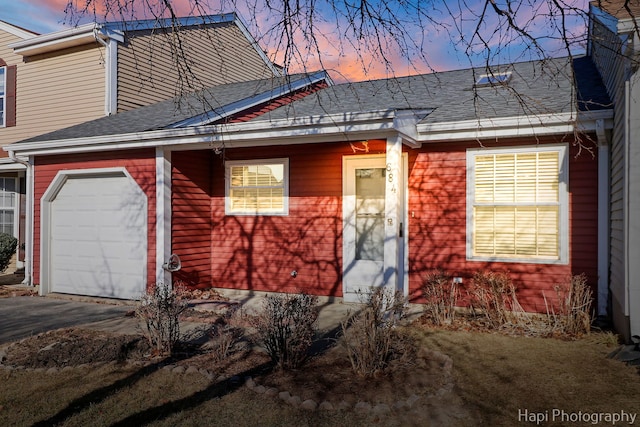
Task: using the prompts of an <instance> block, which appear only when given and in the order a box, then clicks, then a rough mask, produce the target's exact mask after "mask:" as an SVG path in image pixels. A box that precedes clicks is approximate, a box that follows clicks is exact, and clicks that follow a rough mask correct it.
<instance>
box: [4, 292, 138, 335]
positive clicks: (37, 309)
mask: <svg viewBox="0 0 640 427" xmlns="http://www.w3.org/2000/svg"><path fill="white" fill-rule="evenodd" d="M131 310H133V306H128V305H111V304H97V303H89V302H78V301H71V300H63V299H54V298H49V297H28V296H24V297H13V298H0V345H2V344H5V343H7V342H11V341H16V340H20V339H22V338H26V337H29V336H32V335H36V334H39V333H42V332H46V331H49V330H53V329H59V328H66V327H71V326H79V325H88V326H90V327H93V328H96V329H103V328H104V329H110V330H114V329H121V330H123V331H126V330H128V329H131V327H132V326H133V325H134V323H135V320H134V319H132V318H130V317H126V316H125V314H126V313H127V312H130V311H131Z"/></svg>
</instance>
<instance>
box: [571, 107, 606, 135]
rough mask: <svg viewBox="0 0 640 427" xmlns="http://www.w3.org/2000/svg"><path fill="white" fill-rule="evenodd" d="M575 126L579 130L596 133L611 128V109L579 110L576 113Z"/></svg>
mask: <svg viewBox="0 0 640 427" xmlns="http://www.w3.org/2000/svg"><path fill="white" fill-rule="evenodd" d="M577 128H578V130H579V131H581V132H596V133H600V132H602V131H603V130H605V129H613V110H597V111H581V112H579V113H578V123H577Z"/></svg>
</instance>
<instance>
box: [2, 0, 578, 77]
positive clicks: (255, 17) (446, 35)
mask: <svg viewBox="0 0 640 427" xmlns="http://www.w3.org/2000/svg"><path fill="white" fill-rule="evenodd" d="M129 1H130V0H129ZM192 1H193V0H174V1H173V2H172V4H174V5H175V7H176V10H177V13H179V14H180V15H187V14H189V13H193V12H191V11H190V7H189V5H192V4H193V3H192ZM200 1H201V4H208V5H212V4H214V3H215V5H216V6H210V8H209V9H208V10H207V13H210V14H216V13H221V12H230V11H233V6H230V5H229V4H225V1H226V3H230V2H234V3H235V4H239V3H240V2H239V1H238V2H237V3H236V2H235V1H234V0H204V1H202V0H200ZM243 1H244V2H246V1H247V0H243ZM503 1H504V0H503ZM98 2H99V3H100V4H102V3H103V2H104V0H98ZM565 2H566V3H570V4H571V5H573V6H574V7H577V8H579V9H582V10H586V8H587V1H586V0H565ZM67 3H68V0H20V1H16V0H0V20H2V21H5V22H8V23H11V24H14V25H17V26H20V27H23V28H25V29H28V30H31V31H35V32H37V33H47V32H52V31H57V30H60V29H65V28H69V27H70V26H72V25H73V23H70V21H73V22H76V23H77V20H75V21H74V19H73V18H74V16H73V15H69V14H65V7H66V6H67ZM80 3H84V2H80ZM303 3H304V2H303ZM520 3H521V4H523V5H524V6H521V8H520V9H518V10H517V11H516V12H517V17H518V19H519V21H520V22H522V23H526V24H527V29H528V30H529V31H531V32H532V33H534V34H533V35H535V37H536V38H537V39H538V40H540V42H541V43H543V44H544V46H545V52H549V53H550V55H551V56H566V51H563V50H562V46H561V43H560V41H559V40H558V39H557V37H555V35H554V34H553V31H552V30H551V29H550V28H551V27H552V26H551V25H550V24H549V17H548V16H545V15H546V12H547V11H548V8H546V6H545V5H546V4H547V1H538V0H530V4H527V2H526V1H524V2H520ZM316 4H318V5H320V6H319V7H322V5H324V7H325V8H326V10H324V11H323V10H320V13H318V17H317V18H316V21H317V28H319V29H320V32H319V33H318V39H317V48H318V50H319V51H320V52H321V55H322V64H320V63H319V61H318V58H317V55H314V54H313V53H310V52H313V51H314V50H315V46H312V48H311V49H307V45H306V44H305V42H304V41H303V37H302V35H301V34H298V35H297V37H299V40H300V41H299V42H297V43H296V44H297V45H298V46H300V48H301V51H302V53H301V54H300V55H299V57H298V58H297V62H292V63H290V64H288V65H289V70H290V71H292V72H293V71H300V67H301V65H300V63H302V62H303V63H305V64H306V67H307V70H315V69H318V68H325V69H327V70H329V71H330V73H331V74H332V76H333V77H334V79H336V80H339V81H340V80H362V79H365V78H383V77H389V76H390V75H391V74H393V75H397V76H402V75H407V74H416V73H424V72H431V71H444V70H450V69H459V68H468V67H469V66H470V65H477V64H478V63H480V64H481V63H482V62H483V59H482V51H483V49H482V46H480V47H478V46H477V45H476V48H475V49H476V52H477V54H476V55H472V56H471V59H470V57H469V56H467V55H466V54H465V49H464V46H465V45H464V42H463V41H462V40H461V39H460V34H468V33H469V31H470V30H472V29H474V28H475V26H476V22H474V19H476V15H477V13H478V11H479V10H481V8H480V7H479V6H481V5H482V4H483V2H482V1H479V0H457V1H455V2H451V1H448V2H447V1H444V0H433V1H432V2H425V3H424V4H433V5H435V6H433V7H434V12H429V17H430V18H431V17H433V19H435V20H437V21H438V22H443V23H444V24H445V26H444V27H437V26H436V25H433V24H431V23H429V22H426V21H423V23H422V24H421V25H417V24H416V23H415V22H414V20H413V21H412V18H411V17H408V18H404V19H401V21H402V24H403V30H404V31H405V32H406V34H410V35H411V37H410V39H411V41H412V42H413V49H410V48H408V49H407V50H408V51H410V50H411V52H409V53H408V54H407V55H402V54H400V53H398V51H399V50H400V49H397V48H394V45H393V43H394V41H393V40H391V41H390V45H389V47H388V48H385V49H384V50H383V52H384V53H383V54H384V56H385V58H381V57H380V54H378V55H375V54H372V51H371V50H370V49H369V47H368V46H367V45H366V43H363V42H362V41H361V40H356V39H353V38H348V37H346V38H345V37H344V36H339V35H337V34H338V33H339V32H340V30H343V29H344V26H343V27H341V29H338V28H336V27H337V26H336V24H335V21H336V19H335V18H334V17H333V15H332V13H333V12H332V11H331V7H330V6H327V4H330V2H322V1H319V0H318V1H317V2H316ZM498 4H500V2H498ZM445 5H446V6H445ZM474 6H478V7H476V9H474ZM237 12H238V13H239V14H240V16H241V17H242V19H243V21H244V22H245V23H246V24H247V27H248V28H249V30H250V32H251V33H252V34H253V35H254V36H255V37H256V38H257V39H258V42H259V44H260V46H261V47H262V48H263V49H265V50H266V51H267V53H268V54H269V55H270V56H271V57H272V59H274V60H275V61H276V62H281V61H282V51H283V48H282V46H281V45H278V36H279V34H280V33H279V32H277V31H276V32H273V31H269V29H270V28H272V27H273V26H274V25H275V24H274V22H273V19H270V17H269V14H268V11H265V10H264V8H263V7H261V8H258V9H252V10H250V9H248V8H247V7H246V6H244V7H243V6H239V7H238V8H237ZM323 12H324V13H323ZM138 13H140V12H138ZM198 14H199V13H198ZM451 14H453V15H455V16H457V18H458V19H457V20H456V21H457V23H456V22H454V21H453V20H452V19H451V18H450V15H451ZM136 17H137V18H141V19H144V18H149V16H140V15H136ZM569 18H570V19H569V20H568V24H567V27H568V28H569V31H570V32H571V33H572V34H573V36H581V35H584V34H585V32H586V28H585V23H584V20H583V19H581V18H571V17H569ZM108 19H109V18H108ZM116 19H117V18H116ZM91 20H93V15H90V16H84V17H83V18H82V19H81V20H80V23H86V22H89V21H91ZM97 20H98V21H104V15H98V16H97ZM109 20H114V18H113V17H110V19H109ZM339 21H340V20H338V22H339ZM492 25H494V22H493V21H492V19H489V20H488V21H487V25H485V26H484V27H483V30H484V31H485V32H486V33H485V34H488V35H489V37H490V40H489V45H491V46H498V45H500V48H496V50H495V52H494V54H493V58H492V59H491V60H490V62H515V61H522V60H528V59H531V56H530V53H531V50H530V49H529V50H527V49H526V48H523V47H522V45H521V44H520V45H518V44H510V45H509V48H508V49H505V48H503V47H502V45H504V44H505V40H506V39H508V38H509V37H510V36H507V37H505V34H506V33H505V32H504V31H499V32H498V31H496V28H495V27H492ZM495 26H496V27H498V26H499V25H498V24H497V23H496V24H495ZM276 34H277V35H276ZM465 37H466V36H465ZM389 39H392V37H390V38H389ZM354 40H355V41H354ZM416 46H418V48H417V49H416V48H415V47H416ZM572 51H573V53H574V54H576V53H582V51H583V49H582V48H581V46H580V45H579V44H578V45H575V46H573V47H572ZM496 52H498V53H496ZM357 58H360V60H357ZM384 60H387V61H389V64H390V65H391V68H390V67H389V65H387V66H385V64H384Z"/></svg>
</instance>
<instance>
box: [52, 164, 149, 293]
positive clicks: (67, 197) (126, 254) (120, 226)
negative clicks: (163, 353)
mask: <svg viewBox="0 0 640 427" xmlns="http://www.w3.org/2000/svg"><path fill="white" fill-rule="evenodd" d="M147 215H148V213H147V201H146V195H144V193H143V192H142V191H141V190H140V188H139V187H138V186H137V185H136V184H135V182H133V180H132V179H131V178H130V177H128V176H125V175H115V176H114V175H110V176H102V177H95V176H92V177H73V178H68V179H67V180H66V181H65V183H64V184H63V185H62V187H61V188H60V191H59V192H58V194H57V195H56V196H55V198H54V199H53V200H52V202H51V208H50V218H51V219H50V222H51V225H50V227H51V228H50V229H51V240H50V247H51V249H50V259H51V268H50V270H51V290H52V292H62V293H72V294H82V295H92V296H104V297H112V298H123V299H137V298H140V296H141V295H142V292H143V291H144V288H145V282H146V280H145V277H146V276H145V271H146V260H147Z"/></svg>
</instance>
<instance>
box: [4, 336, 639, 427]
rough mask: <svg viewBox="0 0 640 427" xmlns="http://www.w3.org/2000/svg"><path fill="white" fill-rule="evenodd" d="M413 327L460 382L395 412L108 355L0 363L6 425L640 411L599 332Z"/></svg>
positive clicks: (334, 421) (513, 420) (505, 417)
mask: <svg viewBox="0 0 640 427" xmlns="http://www.w3.org/2000/svg"><path fill="white" fill-rule="evenodd" d="M415 336H416V338H417V339H418V340H419V342H420V344H421V345H423V346H425V347H427V348H429V349H431V350H435V351H439V352H442V353H444V354H446V355H449V356H450V357H451V358H452V359H453V375H454V380H455V388H454V391H453V393H451V394H450V395H449V396H444V397H443V398H442V399H441V400H439V401H434V400H431V401H430V402H429V404H428V405H425V406H422V407H418V408H416V409H414V410H408V409H407V410H403V411H396V412H394V413H392V415H382V416H379V415H374V414H367V415H361V414H358V413H356V412H355V411H354V410H353V409H351V410H346V411H342V410H337V411H328V412H327V411H314V412H310V411H306V410H304V409H300V408H295V407H292V406H289V405H287V404H284V403H282V402H281V401H280V400H278V399H277V398H273V397H268V396H265V395H261V394H256V393H254V392H253V391H251V390H249V389H247V388H246V387H242V386H239V385H238V386H235V385H231V384H229V383H226V384H221V383H217V382H215V381H214V382H212V381H209V380H208V379H207V377H205V376H203V375H201V374H197V373H196V374H175V373H171V372H168V371H166V370H157V369H153V368H152V367H151V368H141V367H136V366H134V365H131V364H121V365H118V364H108V365H104V366H102V367H99V368H95V367H94V368H91V367H75V368H71V369H68V370H62V371H59V372H56V373H52V374H51V373H45V372H34V371H24V370H11V371H10V370H0V425H2V426H30V425H35V426H49V425H61V426H86V425H91V426H95V427H98V426H102V425H104V426H126V425H135V426H142V425H148V426H177V425H179V426H257V425H259V426H347V425H348V426H370V425H371V424H373V425H381V426H394V425H397V426H405V425H421V426H425V425H442V424H447V423H448V425H454V426H458V425H469V426H473V425H490V426H514V425H535V424H527V423H518V411H519V410H525V409H526V410H529V411H530V412H532V411H541V412H543V411H547V410H549V411H550V410H552V409H554V408H558V409H561V410H565V411H567V412H572V411H576V412H577V411H582V412H619V411H621V410H624V411H626V412H628V413H633V414H640V399H638V397H639V396H640V375H639V373H638V370H637V368H635V367H629V366H626V365H624V364H623V363H621V362H618V361H614V360H610V359H607V358H606V355H607V354H608V353H609V352H610V351H612V350H613V347H611V346H610V345H607V344H606V340H604V339H602V335H601V334H593V335H591V336H590V337H588V338H584V339H580V340H576V341H561V340H557V339H543V338H527V337H512V336H505V335H500V334H489V333H479V332H458V331H442V330H431V329H423V328H422V327H416V330H415ZM452 405H462V406H463V407H464V408H465V412H464V413H465V418H464V419H459V418H452V417H447V416H446V415H448V414H447V411H450V410H451V408H452V407H453V406H452ZM427 406H428V407H427ZM636 423H640V420H636ZM547 425H551V424H547ZM558 425H561V424H558ZM564 425H566V423H565V424H564Z"/></svg>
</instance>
